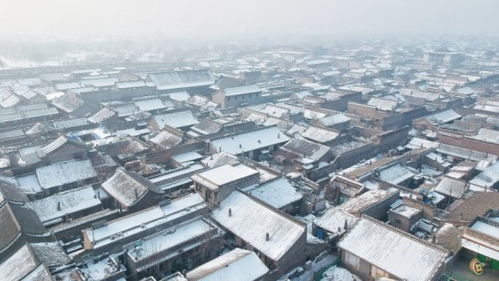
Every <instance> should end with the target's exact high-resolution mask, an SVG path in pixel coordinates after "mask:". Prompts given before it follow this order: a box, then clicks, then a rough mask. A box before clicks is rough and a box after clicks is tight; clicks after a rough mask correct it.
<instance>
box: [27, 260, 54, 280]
mask: <svg viewBox="0 0 499 281" xmlns="http://www.w3.org/2000/svg"><path fill="white" fill-rule="evenodd" d="M52 280H54V279H53V278H52V275H51V274H50V271H49V270H48V269H47V267H46V266H45V265H43V264H40V265H39V266H38V267H37V268H35V269H34V270H33V271H31V272H30V273H29V274H28V275H26V276H24V278H23V279H22V281H52Z"/></svg>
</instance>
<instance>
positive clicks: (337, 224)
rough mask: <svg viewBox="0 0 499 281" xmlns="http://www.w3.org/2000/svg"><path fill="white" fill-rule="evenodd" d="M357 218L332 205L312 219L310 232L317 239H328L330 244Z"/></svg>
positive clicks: (333, 244) (333, 243)
mask: <svg viewBox="0 0 499 281" xmlns="http://www.w3.org/2000/svg"><path fill="white" fill-rule="evenodd" d="M357 220H359V218H357V217H356V216H353V215H351V214H349V213H347V212H345V211H343V210H341V209H339V208H336V207H333V208H330V209H329V210H327V211H326V212H325V213H324V214H323V215H322V216H320V217H318V218H317V219H315V220H314V221H313V224H312V233H313V234H314V236H316V237H317V238H319V239H323V240H329V241H330V242H331V243H332V245H331V246H335V243H336V242H337V241H338V239H339V238H340V237H341V236H342V235H343V234H345V233H346V232H347V231H348V230H349V229H350V228H352V226H353V225H354V224H355V223H356V222H357Z"/></svg>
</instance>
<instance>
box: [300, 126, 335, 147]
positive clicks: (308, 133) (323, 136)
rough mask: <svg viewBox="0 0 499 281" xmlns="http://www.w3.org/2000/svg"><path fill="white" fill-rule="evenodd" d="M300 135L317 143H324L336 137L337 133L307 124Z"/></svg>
mask: <svg viewBox="0 0 499 281" xmlns="http://www.w3.org/2000/svg"><path fill="white" fill-rule="evenodd" d="M302 136H303V137H304V138H306V139H309V140H312V141H315V142H318V143H326V142H329V141H332V140H334V139H335V138H337V137H338V136H339V133H337V132H335V131H331V130H327V129H323V128H319V127H313V126H309V127H308V128H307V129H306V130H305V132H303V134H302Z"/></svg>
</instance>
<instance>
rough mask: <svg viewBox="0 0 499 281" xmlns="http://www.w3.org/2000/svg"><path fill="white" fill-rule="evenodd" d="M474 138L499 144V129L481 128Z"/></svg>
mask: <svg viewBox="0 0 499 281" xmlns="http://www.w3.org/2000/svg"><path fill="white" fill-rule="evenodd" d="M473 138H474V139H477V140H481V141H485V142H490V143H495V144H499V131H497V130H491V129H487V128H481V129H480V130H479V131H478V134H477V135H476V136H473Z"/></svg>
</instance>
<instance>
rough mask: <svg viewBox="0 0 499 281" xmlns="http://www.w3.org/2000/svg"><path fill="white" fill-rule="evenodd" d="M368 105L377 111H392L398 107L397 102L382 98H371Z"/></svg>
mask: <svg viewBox="0 0 499 281" xmlns="http://www.w3.org/2000/svg"><path fill="white" fill-rule="evenodd" d="M367 104H368V105H371V106H374V107H376V108H377V109H379V110H384V111H392V110H394V109H395V108H397V106H398V102H397V101H394V100H388V99H383V98H375V97H372V98H371V99H370V100H369V101H368V102H367Z"/></svg>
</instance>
